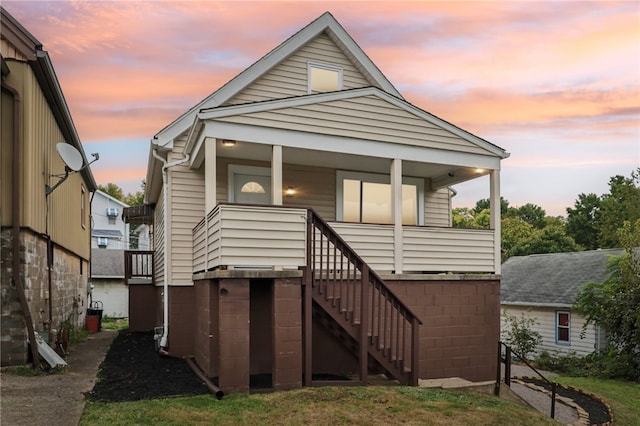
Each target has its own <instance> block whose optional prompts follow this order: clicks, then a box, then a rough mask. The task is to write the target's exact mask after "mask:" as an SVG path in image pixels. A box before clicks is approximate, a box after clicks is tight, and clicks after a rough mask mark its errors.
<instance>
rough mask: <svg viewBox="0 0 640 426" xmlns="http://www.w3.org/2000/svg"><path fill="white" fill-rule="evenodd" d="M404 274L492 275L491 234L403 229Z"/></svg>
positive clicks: (453, 229) (450, 230)
mask: <svg viewBox="0 0 640 426" xmlns="http://www.w3.org/2000/svg"><path fill="white" fill-rule="evenodd" d="M403 231H404V235H403V242H404V252H403V270H404V271H405V272H489V273H491V272H494V258H493V257H494V248H493V244H494V238H493V235H494V233H493V231H492V230H479V229H478V230H468V229H456V228H430V227H427V228H425V227H412V226H406V227H403Z"/></svg>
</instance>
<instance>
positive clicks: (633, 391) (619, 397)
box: [554, 376, 640, 425]
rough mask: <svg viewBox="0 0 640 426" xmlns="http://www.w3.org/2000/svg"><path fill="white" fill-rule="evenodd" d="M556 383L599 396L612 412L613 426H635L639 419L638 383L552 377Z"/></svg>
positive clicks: (639, 397) (639, 392)
mask: <svg viewBox="0 0 640 426" xmlns="http://www.w3.org/2000/svg"><path fill="white" fill-rule="evenodd" d="M554 380H556V381H557V382H558V383H561V384H563V385H569V386H573V387H576V388H579V389H582V390H585V391H587V392H591V393H593V394H595V395H598V396H600V397H601V398H602V399H604V400H605V402H607V403H608V404H609V407H611V410H612V411H613V422H614V424H615V425H637V424H638V419H640V383H633V382H624V381H621V380H605V379H592V378H587V377H564V376H563V377H554Z"/></svg>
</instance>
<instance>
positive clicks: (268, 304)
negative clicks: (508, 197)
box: [124, 13, 508, 392]
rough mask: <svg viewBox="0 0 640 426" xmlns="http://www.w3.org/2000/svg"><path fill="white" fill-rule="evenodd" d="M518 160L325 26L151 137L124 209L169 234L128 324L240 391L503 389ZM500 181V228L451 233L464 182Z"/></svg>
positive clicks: (150, 258) (334, 27) (160, 237)
mask: <svg viewBox="0 0 640 426" xmlns="http://www.w3.org/2000/svg"><path fill="white" fill-rule="evenodd" d="M507 157H508V154H507V153H506V152H505V151H504V150H503V149H501V148H499V147H497V146H496V145H493V144H491V143H489V142H488V141H486V140H484V139H482V138H480V137H477V136H474V135H472V134H471V133H469V132H467V131H465V130H463V129H461V128H458V127H456V126H455V125H453V124H451V123H449V122H447V121H445V120H443V119H441V118H438V117H436V116H434V115H432V114H430V113H428V112H426V111H424V110H422V109H421V108H419V107H416V106H415V105H412V104H411V103H409V102H407V101H406V100H405V99H404V98H403V97H402V95H401V93H399V92H398V90H397V89H396V88H395V87H394V86H393V85H392V84H391V82H390V81H389V80H388V79H387V78H386V77H385V76H384V75H383V74H382V72H381V71H380V70H379V69H378V67H377V66H376V65H375V64H374V63H373V62H372V61H371V60H370V59H369V58H368V57H367V56H366V54H365V53H364V52H363V51H362V49H361V48H360V47H359V46H358V45H357V44H356V42H355V41H354V40H353V39H352V38H351V36H349V34H347V32H346V31H345V29H344V28H343V27H342V26H341V25H340V24H339V23H338V22H337V21H336V20H335V18H334V17H333V16H332V15H331V14H329V13H325V14H323V15H322V16H320V17H319V18H318V19H316V20H315V21H313V22H311V23H310V24H309V25H307V26H306V27H304V28H303V29H302V30H300V31H299V32H297V33H296V34H294V35H293V36H292V37H290V38H289V39H288V40H286V41H285V42H284V43H282V44H281V45H279V46H278V47H276V48H275V49H273V50H272V51H271V52H269V53H268V54H266V55H265V56H264V57H262V58H261V59H260V60H258V61H257V62H255V63H254V64H253V65H251V66H250V67H249V68H247V69H246V70H244V71H243V72H242V73H240V74H239V75H238V76H237V77H235V78H233V79H232V80H231V81H229V82H228V83H227V84H225V85H224V86H222V87H221V88H219V89H218V90H216V91H215V92H213V93H212V94H211V95H210V96H208V97H207V98H205V99H204V100H203V101H201V102H200V103H198V104H197V105H195V106H194V107H193V108H191V109H190V110H189V111H187V112H186V113H184V114H183V115H182V116H180V117H178V118H177V119H176V120H175V121H173V122H172V123H171V124H169V125H168V126H167V127H165V128H164V129H162V130H160V132H159V133H158V134H156V135H155V136H154V138H153V139H152V141H151V146H150V154H149V164H148V170H147V178H146V182H147V187H146V192H145V201H146V205H145V206H144V207H137V208H135V210H131V211H125V213H124V214H125V218H126V219H127V220H128V221H130V222H133V223H141V222H145V221H147V222H150V223H151V222H152V223H153V229H154V233H153V250H152V251H150V252H127V259H126V266H125V269H126V270H127V273H126V275H127V277H126V278H127V279H128V280H135V279H137V278H140V277H151V279H150V280H146V281H140V282H144V283H145V284H130V285H129V291H130V323H131V327H132V329H134V330H136V329H139V330H147V329H149V328H150V327H151V326H155V327H156V339H157V344H158V347H159V348H160V351H162V352H163V353H169V354H172V355H178V356H185V355H193V356H194V358H195V362H196V363H197V364H198V366H199V368H200V369H201V370H202V371H203V372H204V374H205V375H207V376H208V377H211V378H215V380H216V381H217V383H218V385H219V386H220V387H221V388H222V389H223V390H224V391H225V392H229V391H248V390H249V389H250V387H251V378H252V377H257V376H261V377H266V378H267V379H266V380H267V382H268V385H267V387H271V388H273V389H289V388H295V387H300V386H310V385H315V384H319V382H318V380H317V379H318V378H319V377H323V376H325V375H332V376H345V377H350V378H351V383H354V382H355V383H366V382H367V376H368V374H371V373H383V374H386V375H387V376H388V377H390V378H392V379H395V380H398V381H399V382H400V383H404V384H410V385H415V384H417V383H418V380H419V379H428V378H440V377H455V376H457V377H462V378H465V379H468V380H471V381H487V380H494V379H495V377H496V374H495V373H496V371H495V369H496V358H497V347H498V346H497V345H498V340H499V332H500V162H501V160H502V159H504V158H507ZM486 175H489V179H488V182H489V186H490V188H489V193H490V201H491V229H482V230H478V229H473V230H471V229H458V228H452V227H451V210H452V209H451V197H452V194H453V191H452V190H451V189H450V186H451V185H454V184H457V183H461V182H465V181H468V180H472V179H477V178H480V177H482V176H486ZM136 265H137V266H136ZM148 265H153V268H152V270H149V268H148V267H147V266H148ZM131 282H133V281H131Z"/></svg>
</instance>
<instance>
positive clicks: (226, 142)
mask: <svg viewBox="0 0 640 426" xmlns="http://www.w3.org/2000/svg"><path fill="white" fill-rule="evenodd" d="M222 146H229V147H231V146H236V141H234V140H231V139H223V140H222Z"/></svg>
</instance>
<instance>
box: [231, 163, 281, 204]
mask: <svg viewBox="0 0 640 426" xmlns="http://www.w3.org/2000/svg"><path fill="white" fill-rule="evenodd" d="M265 170H266V171H268V172H269V175H265V174H264V171H262V172H260V173H251V172H247V173H245V172H242V171H234V172H233V176H232V178H233V199H230V200H229V201H231V202H235V203H243V204H271V175H270V171H269V169H265Z"/></svg>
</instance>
